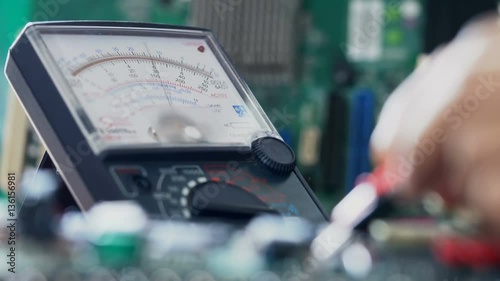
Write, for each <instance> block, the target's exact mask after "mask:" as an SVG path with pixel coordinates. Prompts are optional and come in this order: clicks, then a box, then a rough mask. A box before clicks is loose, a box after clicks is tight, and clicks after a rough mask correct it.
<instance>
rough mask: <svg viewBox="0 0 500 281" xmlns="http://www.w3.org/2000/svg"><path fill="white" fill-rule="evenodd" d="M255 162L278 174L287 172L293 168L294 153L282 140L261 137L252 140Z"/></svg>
mask: <svg viewBox="0 0 500 281" xmlns="http://www.w3.org/2000/svg"><path fill="white" fill-rule="evenodd" d="M252 152H253V155H254V157H255V159H256V160H257V163H259V164H260V165H262V166H264V167H265V168H267V169H269V170H270V171H271V172H273V173H275V174H279V175H286V174H289V173H290V172H291V171H293V169H294V168H295V154H294V153H293V150H292V149H291V148H290V147H289V146H288V145H287V144H286V143H285V142H283V141H282V140H279V139H277V138H273V137H263V138H259V139H256V140H254V141H253V142H252Z"/></svg>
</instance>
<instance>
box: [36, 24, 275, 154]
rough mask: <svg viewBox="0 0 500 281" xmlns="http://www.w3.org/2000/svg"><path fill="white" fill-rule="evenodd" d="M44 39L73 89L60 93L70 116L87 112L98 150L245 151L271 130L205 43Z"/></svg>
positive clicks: (70, 36) (79, 36)
mask: <svg viewBox="0 0 500 281" xmlns="http://www.w3.org/2000/svg"><path fill="white" fill-rule="evenodd" d="M42 39H43V41H44V43H45V45H46V47H47V49H48V50H49V52H50V54H51V55H52V57H53V59H54V60H55V63H56V64H57V65H58V67H59V68H60V70H61V72H62V74H63V76H64V78H65V79H66V80H67V81H68V82H69V85H70V87H71V89H72V93H70V94H65V93H61V94H62V95H63V96H65V98H66V100H72V104H73V105H71V106H70V107H73V108H72V110H73V112H79V113H77V115H78V114H80V115H81V112H82V111H83V112H84V113H85V114H84V116H86V118H87V120H88V121H90V123H91V125H92V126H90V128H91V129H88V131H89V132H87V133H86V134H87V136H88V138H89V141H91V142H94V144H96V145H97V146H104V148H106V147H110V146H129V145H137V144H153V143H159V144H165V145H172V144H175V145H179V144H181V145H182V144H184V145H199V144H218V145H230V144H246V143H248V141H249V139H250V137H251V136H252V135H253V134H255V133H256V132H259V131H265V130H269V128H268V127H267V125H263V121H262V119H257V118H259V113H258V110H257V109H256V107H255V106H254V105H253V103H252V102H251V101H250V100H249V99H248V98H247V96H246V94H245V93H241V91H238V90H237V88H236V86H235V85H234V84H233V82H232V81H231V79H229V77H228V74H227V73H226V71H225V70H224V68H223V67H222V66H221V63H220V62H219V60H218V58H217V56H216V55H215V54H214V51H213V50H212V48H211V46H210V44H208V42H209V41H208V40H206V39H205V38H202V37H198V38H196V37H184V38H183V37H168V35H166V36H165V35H162V36H135V35H134V36H132V35H90V34H53V33H45V34H44V33H42ZM70 104H71V103H70ZM77 108H78V109H79V110H77ZM256 117H257V118H256ZM258 120H260V122H259V121H258ZM83 123H85V122H83ZM87 123H88V122H87ZM87 127H89V126H87ZM92 127H93V128H92Z"/></svg>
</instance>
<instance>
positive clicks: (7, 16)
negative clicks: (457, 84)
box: [0, 0, 498, 211]
mask: <svg viewBox="0 0 500 281" xmlns="http://www.w3.org/2000/svg"><path fill="white" fill-rule="evenodd" d="M497 6H498V1H497V0H476V1H464V0H459V1H453V0H440V1H430V0H429V1H425V0H396V1H394V0H335V1H328V0H106V1H102V0H17V1H2V2H0V65H2V66H3V63H4V60H5V57H6V55H7V50H8V48H9V46H10V45H11V44H12V42H13V40H14V39H15V37H16V35H17V34H18V33H19V31H20V29H21V28H22V27H23V26H24V25H25V24H26V23H27V22H29V21H48V20H50V21H57V20H126V21H146V22H159V23H167V24H174V25H190V26H198V27H205V28H208V29H211V30H213V31H214V33H215V34H216V36H217V37H218V38H219V40H220V41H221V43H222V45H223V46H224V47H225V48H226V50H227V52H228V53H229V56H230V57H231V58H232V60H233V62H234V63H235V64H236V66H237V68H238V70H239V71H240V73H241V74H242V76H243V77H244V78H245V80H246V81H247V83H248V84H249V86H250V88H251V89H252V91H253V92H254V94H255V95H256V96H257V99H258V100H259V102H260V103H261V105H262V107H263V108H264V110H265V111H266V113H267V114H268V116H269V118H270V119H271V121H272V122H273V123H274V125H275V126H276V127H277V129H278V130H279V132H280V134H281V135H282V137H283V138H284V139H285V141H286V142H287V143H289V144H290V145H291V146H292V147H293V148H294V149H295V151H296V154H297V156H298V164H299V167H300V170H301V171H302V173H303V174H304V176H305V178H306V179H307V181H308V182H309V184H310V186H311V187H312V188H313V190H314V191H315V192H316V193H317V194H318V196H319V197H320V199H321V201H322V202H323V203H324V206H325V209H327V211H329V210H331V208H332V207H333V206H334V205H335V203H336V202H338V200H339V199H340V198H341V197H342V196H343V195H345V194H346V193H347V192H348V191H349V190H350V188H352V186H353V184H354V182H355V177H356V176H357V175H359V174H361V173H363V172H368V171H370V170H371V165H370V159H369V147H368V143H369V137H370V134H371V131H372V129H373V127H374V124H375V122H376V119H377V114H378V112H379V110H380V108H381V105H382V104H383V103H384V101H385V100H386V98H387V97H388V95H389V94H390V93H391V92H392V90H393V89H394V88H395V87H396V86H397V85H398V84H399V83H401V82H402V81H403V80H404V79H405V77H406V76H407V75H408V74H409V73H411V71H412V70H413V69H414V68H415V66H416V64H417V63H418V61H419V59H420V58H421V57H423V56H425V54H428V53H429V52H430V51H432V50H433V49H434V48H436V47H437V46H439V45H440V44H444V43H446V42H447V41H449V40H450V39H451V38H453V36H454V35H455V34H456V33H457V31H458V30H459V28H460V26H461V25H463V24H464V23H465V22H466V21H467V20H468V19H470V18H471V17H473V16H474V15H477V14H479V13H481V12H484V11H488V10H494V11H495V10H497ZM0 93H1V94H0V128H1V130H0V140H1V142H2V145H1V148H0V160H1V170H2V174H6V173H7V171H9V172H16V173H17V174H21V172H22V171H24V172H25V173H24V174H25V175H31V174H32V173H31V172H30V171H33V169H34V168H36V166H37V165H38V163H39V160H40V157H41V156H42V155H43V151H44V148H43V146H42V145H41V144H40V142H39V140H38V139H37V137H36V134H35V133H34V132H33V130H32V129H31V127H30V125H29V122H28V120H27V118H26V116H25V114H24V111H23V109H22V108H21V107H20V105H19V104H18V102H17V100H16V99H15V97H14V95H13V93H12V92H11V90H10V89H9V86H8V85H7V83H6V80H5V77H4V76H3V75H0ZM26 177H28V176H26ZM2 184H5V183H2Z"/></svg>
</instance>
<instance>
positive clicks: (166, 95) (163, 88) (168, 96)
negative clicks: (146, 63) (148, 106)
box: [143, 42, 172, 106]
mask: <svg viewBox="0 0 500 281" xmlns="http://www.w3.org/2000/svg"><path fill="white" fill-rule="evenodd" d="M143 43H144V48H146V52H148V55H149V57H151V58H152V57H153V56H152V55H151V51H150V50H149V46H148V43H146V42H143ZM151 65H152V67H153V70H156V71H157V68H156V65H155V61H154V60H151ZM155 74H157V81H158V83H160V87H161V88H162V90H163V93H164V94H165V97H166V98H167V101H168V105H169V106H172V99H171V98H170V95H169V94H168V93H167V90H165V87H163V83H164V82H163V79H161V76H160V72H159V71H157V72H155Z"/></svg>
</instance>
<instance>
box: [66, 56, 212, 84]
mask: <svg viewBox="0 0 500 281" xmlns="http://www.w3.org/2000/svg"><path fill="white" fill-rule="evenodd" d="M114 61H145V62H156V63H160V64H165V65H171V66H175V67H178V68H182V69H185V70H188V71H192V72H193V73H195V74H200V75H202V76H205V77H208V78H210V79H212V78H213V76H212V74H211V73H208V72H206V71H204V70H202V69H198V68H197V67H194V66H191V65H188V64H186V63H183V62H178V61H176V60H172V59H167V58H162V57H154V56H149V55H137V54H136V55H117V56H114V55H111V56H104V55H103V57H101V58H95V59H93V60H91V61H89V62H87V63H85V64H83V65H80V66H79V67H78V68H76V69H74V70H73V71H71V74H72V75H73V76H77V75H78V74H80V73H81V72H83V71H85V70H87V69H89V68H92V67H94V66H97V65H100V64H103V63H112V62H114Z"/></svg>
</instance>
